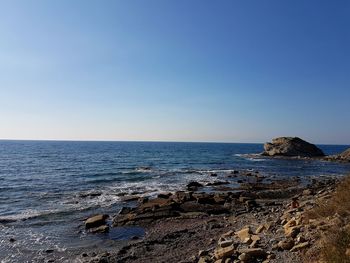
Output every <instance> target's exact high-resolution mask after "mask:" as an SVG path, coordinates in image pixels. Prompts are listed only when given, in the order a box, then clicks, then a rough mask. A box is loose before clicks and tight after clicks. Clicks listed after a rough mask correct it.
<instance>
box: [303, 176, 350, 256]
mask: <svg viewBox="0 0 350 263" xmlns="http://www.w3.org/2000/svg"><path fill="white" fill-rule="evenodd" d="M307 216H308V218H309V219H310V220H318V221H325V222H327V223H330V222H331V225H332V226H331V227H330V228H329V229H326V230H324V232H323V233H322V235H321V236H322V238H321V240H320V241H319V244H318V250H317V252H318V253H317V255H315V253H314V255H312V256H310V255H308V257H309V258H310V257H312V258H314V259H315V258H317V260H316V262H327V263H350V176H347V177H346V178H345V179H344V180H343V181H341V182H340V183H339V185H338V186H337V188H336V191H335V192H334V194H333V196H332V197H331V198H330V199H327V200H320V201H319V202H318V205H317V207H315V208H314V209H313V210H312V211H310V212H308V214H307ZM312 261H313V262H315V260H312Z"/></svg>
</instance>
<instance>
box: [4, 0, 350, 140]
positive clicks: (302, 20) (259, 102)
mask: <svg viewBox="0 0 350 263" xmlns="http://www.w3.org/2000/svg"><path fill="white" fill-rule="evenodd" d="M0 38H1V39H0V123H1V124H0V138H3V139H73V140H74V139H79V140H162V141H164V140H166V141H167V140H171V141H225V142H264V141H267V140H270V138H272V137H275V136H283V135H295V136H300V137H303V138H305V139H307V140H310V141H312V142H315V143H335V144H337V143H338V144H350V110H349V108H350V107H349V105H350V1H348V0H343V1H342V0H338V1H331V0H328V1H323V0H308V1H305V0H286V1H281V0H273V1H272V0H266V1H261V0H256V1H253V0H244V1H238V0H237V1H231V0H227V1H224V0H222V1H205V0H147V1H144V0H139V1H137V0H132V1H130V0H124V1H118V0H116V1H112V0H111V1H87V0H82V1H71V0H69V1H68V0H66V1H65V0H60V1H48V0H43V1H38V0H33V1H26V0H23V1H17V0H8V1H3V0H0Z"/></svg>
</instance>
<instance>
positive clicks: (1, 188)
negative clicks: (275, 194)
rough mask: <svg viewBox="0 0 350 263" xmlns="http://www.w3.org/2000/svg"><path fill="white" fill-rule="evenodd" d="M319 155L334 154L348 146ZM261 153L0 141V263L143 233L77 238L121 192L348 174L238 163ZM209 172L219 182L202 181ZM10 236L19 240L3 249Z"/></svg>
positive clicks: (321, 165)
mask: <svg viewBox="0 0 350 263" xmlns="http://www.w3.org/2000/svg"><path fill="white" fill-rule="evenodd" d="M320 148H322V149H323V150H324V152H325V153H327V154H334V153H338V152H341V151H343V150H345V149H346V148H347V146H334V145H332V146H330V145H320ZM262 150H263V146H262V144H220V143H158V142H58V141H0V193H1V195H0V258H1V257H4V258H6V259H7V260H8V261H9V262H10V261H11V259H12V257H13V251H17V252H16V253H24V252H23V250H24V251H28V250H29V251H36V250H38V249H39V250H40V249H46V248H55V249H57V250H61V251H63V250H65V249H69V248H70V247H76V246H82V244H84V242H89V244H91V243H93V242H96V244H98V242H101V240H108V239H114V240H122V239H127V238H128V236H129V235H137V234H142V230H141V229H137V228H135V229H122V228H121V229H117V230H113V231H111V233H109V234H107V235H89V234H86V233H85V232H84V231H81V228H80V227H79V226H80V225H81V223H82V220H83V219H84V218H85V217H86V216H88V215H91V214H94V213H98V212H101V211H102V212H106V213H109V214H115V213H116V212H117V211H118V209H119V208H120V206H121V203H120V198H121V197H120V194H121V193H129V194H131V193H137V194H147V195H155V194H157V193H159V192H164V191H175V190H178V189H182V188H183V187H184V186H185V185H186V183H187V182H189V181H191V180H197V181H211V180H218V179H224V180H227V178H226V175H228V174H229V173H230V172H231V171H232V170H237V169H238V170H240V169H255V170H259V171H260V172H263V173H266V174H275V175H277V176H282V177H284V176H287V177H288V176H301V177H310V176H321V175H341V174H345V173H347V172H348V171H349V170H350V166H349V165H345V164H337V163H330V162H321V161H305V160H273V159H251V158H246V157H244V156H242V154H247V153H259V152H261V151H262ZM211 172H215V173H217V174H218V178H212V177H210V176H208V175H209V174H210V173H211ZM1 222H2V223H1ZM9 237H15V238H16V239H17V241H16V242H14V243H9V242H8V239H9ZM4 251H5V252H4ZM6 251H7V252H6Z"/></svg>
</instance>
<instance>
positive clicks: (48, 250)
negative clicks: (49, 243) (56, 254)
mask: <svg viewBox="0 0 350 263" xmlns="http://www.w3.org/2000/svg"><path fill="white" fill-rule="evenodd" d="M53 251H54V250H53V249H46V250H45V252H46V253H47V254H50V253H53Z"/></svg>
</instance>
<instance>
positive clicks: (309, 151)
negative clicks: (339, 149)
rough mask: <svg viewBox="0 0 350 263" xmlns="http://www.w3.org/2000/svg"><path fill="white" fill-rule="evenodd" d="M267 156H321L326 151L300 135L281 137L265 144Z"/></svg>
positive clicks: (264, 153)
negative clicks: (299, 136)
mask: <svg viewBox="0 0 350 263" xmlns="http://www.w3.org/2000/svg"><path fill="white" fill-rule="evenodd" d="M262 155H265V156H288V157H292V156H300V157H321V156H324V153H323V152H322V150H321V149H319V148H318V147H317V146H316V145H314V144H311V143H308V142H306V141H304V140H302V139H300V138H298V137H279V138H275V139H273V140H272V142H269V143H265V144H264V152H263V153H262Z"/></svg>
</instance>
